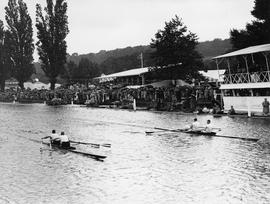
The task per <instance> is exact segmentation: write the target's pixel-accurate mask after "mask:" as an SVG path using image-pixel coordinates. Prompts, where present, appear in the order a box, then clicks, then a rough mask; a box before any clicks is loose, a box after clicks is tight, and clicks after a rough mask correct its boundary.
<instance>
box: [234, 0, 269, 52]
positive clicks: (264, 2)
mask: <svg viewBox="0 0 270 204" xmlns="http://www.w3.org/2000/svg"><path fill="white" fill-rule="evenodd" d="M251 14H252V15H253V16H254V17H255V18H256V19H255V20H253V21H252V22H251V23H248V24H247V25H246V29H243V30H237V29H233V30H231V31H230V36H231V37H230V38H231V43H232V45H233V49H234V50H238V49H242V48H245V47H249V46H253V45H260V44H266V43H270V2H269V0H255V5H254V7H253V10H252V11H251Z"/></svg>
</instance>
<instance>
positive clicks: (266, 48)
mask: <svg viewBox="0 0 270 204" xmlns="http://www.w3.org/2000/svg"><path fill="white" fill-rule="evenodd" d="M258 52H270V44H263V45H256V46H251V47H247V48H244V49H241V50H237V51H234V52H230V53H227V54H224V55H219V56H217V57H214V58H213V59H220V58H227V57H233V56H238V55H248V54H252V53H258Z"/></svg>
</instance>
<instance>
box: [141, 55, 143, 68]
mask: <svg viewBox="0 0 270 204" xmlns="http://www.w3.org/2000/svg"><path fill="white" fill-rule="evenodd" d="M141 67H142V68H143V53H141Z"/></svg>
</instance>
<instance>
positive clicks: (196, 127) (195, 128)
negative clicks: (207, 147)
mask: <svg viewBox="0 0 270 204" xmlns="http://www.w3.org/2000/svg"><path fill="white" fill-rule="evenodd" d="M200 130H201V127H200V123H199V122H198V119H197V118H194V122H193V123H192V124H191V126H190V131H200Z"/></svg>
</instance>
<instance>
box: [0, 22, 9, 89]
mask: <svg viewBox="0 0 270 204" xmlns="http://www.w3.org/2000/svg"><path fill="white" fill-rule="evenodd" d="M7 76H8V69H7V66H6V52H5V30H4V24H3V21H1V20H0V89H1V91H4V90H5V80H6V79H7Z"/></svg>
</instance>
